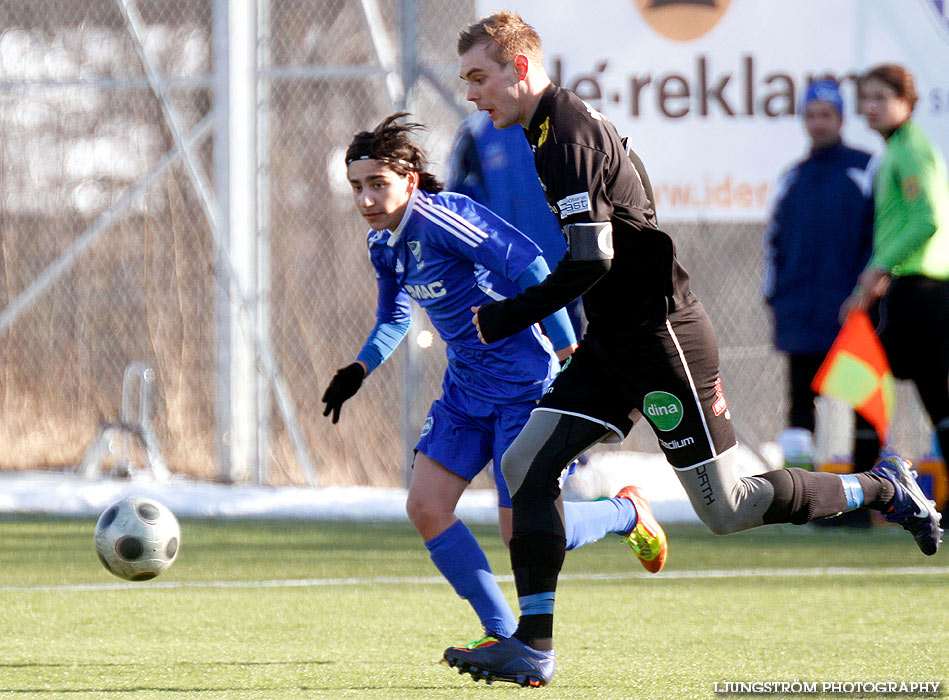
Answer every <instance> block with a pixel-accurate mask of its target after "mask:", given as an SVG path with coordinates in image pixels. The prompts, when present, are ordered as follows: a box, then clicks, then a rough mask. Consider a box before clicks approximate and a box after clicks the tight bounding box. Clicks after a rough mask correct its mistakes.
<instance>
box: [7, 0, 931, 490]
mask: <svg viewBox="0 0 949 700" xmlns="http://www.w3.org/2000/svg"><path fill="white" fill-rule="evenodd" d="M261 4H262V5H264V4H266V3H261ZM225 5H226V2H225V0H218V1H217V2H215V0H148V2H145V1H144V0H137V2H134V1H133V0H84V1H83V2H81V3H80V2H75V0H5V1H4V2H2V3H0V133H2V137H0V468H3V469H9V470H13V469H28V468H29V469H32V468H44V467H52V468H57V467H71V466H74V465H78V464H80V463H82V462H83V459H84V457H86V458H87V457H88V455H89V453H90V450H92V449H93V447H94V444H95V442H96V440H97V439H98V438H97V435H100V434H101V433H102V431H103V426H108V425H114V424H116V423H117V422H118V421H120V420H121V418H122V416H121V415H120V411H121V404H122V397H123V375H124V372H125V369H126V368H127V367H128V366H129V365H130V364H132V363H135V362H141V363H143V364H144V365H145V366H147V367H149V368H151V369H152V370H153V371H154V377H155V382H154V387H155V390H154V391H153V392H152V394H151V400H150V401H149V405H148V406H147V414H148V417H149V418H150V422H149V429H150V431H151V433H152V434H153V437H154V443H155V445H156V446H157V447H158V448H159V449H160V451H161V453H162V455H163V457H164V462H165V463H167V465H168V466H169V468H170V469H171V470H172V471H174V472H177V473H183V474H187V475H191V476H194V477H199V478H213V479H217V478H221V477H222V468H221V464H222V460H223V459H224V458H223V457H222V454H223V452H224V451H225V450H226V446H227V444H228V441H229V439H230V436H229V435H228V434H227V432H226V431H224V432H222V431H221V429H220V426H219V421H218V416H219V414H220V411H221V410H222V404H223V402H224V401H225V400H226V397H223V398H222V395H221V389H220V383H219V375H220V366H219V365H220V360H219V357H220V355H219V353H218V352H217V349H218V348H219V347H220V343H221V337H220V335H221V333H220V332H219V330H216V329H219V328H220V318H221V304H222V301H221V300H222V298H223V299H224V300H225V302H226V300H227V296H228V294H229V293H230V294H231V295H233V292H227V284H226V283H227V281H228V280H227V279H225V278H224V277H223V276H222V272H221V270H222V266H221V264H220V251H219V250H218V249H217V247H216V244H215V237H214V231H213V227H212V224H211V223H210V219H209V204H208V200H207V197H205V196H203V195H202V193H201V191H200V187H198V186H196V182H197V181H200V179H201V178H200V177H198V178H197V180H196V177H195V173H194V172H193V171H189V168H188V167H186V165H187V162H186V160H185V158H184V157H185V155H187V154H189V153H190V154H191V156H192V157H193V158H194V160H193V163H194V164H196V167H197V170H198V174H199V175H200V174H201V173H203V174H204V175H205V177H206V178H207V180H208V182H212V181H213V173H214V166H215V148H214V141H213V138H212V129H211V126H210V125H211V121H212V117H213V116H214V108H215V97H214V96H215V90H214V75H213V73H214V65H213V64H214V57H215V42H214V36H215V21H216V17H217V18H218V19H219V15H218V14H217V13H220V12H221V8H222V7H224V6H225ZM406 7H409V8H410V9H411V10H412V12H409V13H406V11H405V8H406ZM265 10H266V12H265V13H264V14H261V16H260V17H259V22H260V26H261V28H262V31H261V39H260V44H259V47H258V48H259V51H260V54H261V56H262V58H261V59H260V64H259V77H258V101H259V120H260V132H259V133H260V144H259V148H258V151H259V154H258V169H259V172H258V176H260V177H259V181H260V182H261V183H263V185H262V188H261V191H260V195H261V200H260V201H261V204H260V211H261V214H260V216H261V218H260V224H259V228H260V229H261V230H262V231H263V232H264V233H265V234H266V236H265V237H266V240H267V242H268V246H267V249H268V255H269V260H268V264H267V266H266V267H267V269H266V275H265V276H266V278H267V280H268V284H267V286H266V288H265V290H264V292H263V295H264V296H265V297H266V299H261V298H256V299H254V300H251V301H252V302H254V303H261V302H262V301H266V304H267V309H268V314H267V317H266V318H267V328H266V335H267V336H268V337H269V343H268V345H269V348H270V350H271V352H272V354H273V358H272V359H273V367H272V368H271V369H273V370H275V372H276V373H277V375H278V376H279V378H280V379H281V380H282V381H283V382H284V384H285V386H286V387H287V389H288V398H289V403H290V405H291V406H292V408H293V413H292V414H288V413H287V411H286V410H282V409H285V407H282V406H280V405H278V402H277V401H276V400H274V398H273V396H272V394H269V393H267V394H265V395H264V397H263V401H265V403H266V411H265V413H266V414H267V421H268V422H269V423H270V431H269V445H268V454H267V457H266V461H267V462H268V464H267V465H266V466H267V469H266V470H265V472H264V473H266V475H267V476H266V480H268V481H269V482H270V483H273V484H283V483H304V481H307V479H306V476H307V475H306V473H305V471H304V470H302V469H301V465H300V456H301V453H300V445H298V444H295V441H294V439H293V437H294V436H293V434H292V431H291V428H293V427H296V428H298V429H299V436H300V438H301V441H302V444H303V445H304V446H305V449H306V451H308V453H309V457H310V458H311V459H312V462H313V465H314V469H315V473H316V478H317V480H318V483H320V484H321V485H328V484H336V485H352V484H371V485H376V486H393V485H400V484H401V483H402V481H403V478H404V469H405V466H406V461H407V454H406V447H407V446H409V447H410V446H411V445H410V439H411V437H412V436H413V435H414V434H415V432H417V430H418V428H419V426H421V423H422V420H423V418H424V415H425V411H426V410H427V407H428V404H429V403H430V402H431V400H432V399H433V398H435V397H436V396H437V394H438V392H439V387H440V382H441V374H442V372H443V369H444V346H443V345H442V344H441V343H440V342H438V341H436V343H435V345H434V346H433V347H432V348H430V349H424V350H423V349H421V348H420V347H418V346H416V345H414V342H415V337H416V334H417V332H418V331H419V330H422V329H423V328H424V327H425V323H426V320H425V319H423V318H421V314H417V316H418V317H419V318H418V319H417V320H416V325H415V326H414V327H413V330H412V332H411V334H410V337H409V338H408V339H407V342H406V343H404V344H403V347H402V348H400V350H399V351H398V352H397V353H396V355H394V356H393V358H392V359H391V360H390V361H389V362H388V363H386V364H385V365H384V366H383V367H381V368H380V369H379V370H377V371H376V372H375V373H374V374H373V376H372V377H371V379H370V380H368V381H367V383H366V385H365V387H364V389H363V390H362V391H361V392H360V394H359V395H358V396H357V397H356V398H355V399H353V400H352V401H350V402H349V403H347V404H346V406H345V407H344V409H343V419H342V420H341V422H340V424H339V425H337V426H332V425H331V424H330V422H329V421H328V420H327V419H325V418H324V417H323V416H322V415H321V408H322V404H320V402H319V397H320V395H321V392H322V390H323V389H324V388H325V386H326V384H327V382H328V381H329V379H330V378H331V377H332V375H333V373H334V371H335V369H336V368H337V367H340V366H342V365H344V364H347V363H348V362H350V361H351V360H352V358H353V356H354V355H355V353H356V351H357V350H358V348H359V347H360V345H361V343H362V342H363V340H364V338H365V335H366V333H367V332H368V330H369V329H370V328H371V326H372V324H373V322H374V310H375V283H374V279H373V275H372V270H371V266H370V264H369V262H368V259H367V256H366V252H365V236H364V234H365V231H364V225H363V223H362V222H361V220H360V219H359V217H358V216H357V215H356V213H355V211H354V207H353V205H352V201H351V197H350V194H349V186H348V183H347V182H346V179H345V168H344V165H343V159H342V155H343V151H344V149H345V147H346V145H347V144H348V142H349V140H350V138H351V136H352V134H353V133H354V132H355V131H358V130H362V129H366V128H370V127H372V126H373V125H374V124H375V123H377V122H378V121H379V120H380V119H381V118H382V117H384V116H385V115H387V114H389V113H391V112H393V111H395V109H396V108H397V107H400V106H401V103H402V102H405V103H406V104H408V106H409V108H410V109H411V111H412V112H413V114H414V115H415V117H416V118H417V119H418V120H420V121H423V122H424V123H426V124H428V125H429V129H428V131H427V132H426V133H425V135H424V137H423V141H424V145H425V146H426V147H427V149H428V151H429V153H430V155H431V156H432V160H433V162H434V165H435V170H436V172H440V173H441V174H445V170H446V164H447V155H448V152H449V149H450V145H451V141H452V137H453V133H454V129H455V127H456V125H457V123H458V121H459V118H460V116H461V115H462V110H463V109H464V108H463V107H460V106H459V105H461V104H462V102H463V100H462V98H463V95H462V88H461V84H460V81H458V79H457V77H456V71H457V64H456V56H455V50H454V44H455V37H456V29H457V28H460V27H461V26H463V25H464V24H465V23H466V22H467V21H469V20H470V19H472V18H473V16H474V6H473V2H471V0H418V2H413V3H407V4H403V3H399V2H396V1H395V0H380V1H379V2H378V3H377V2H376V1H375V0H371V1H370V0H361V1H357V0H286V1H284V2H271V3H269V4H267V6H266V8H265ZM136 27H137V28H138V31H136ZM407 52H410V53H414V58H415V61H413V62H412V63H411V65H410V70H409V71H408V72H406V71H405V70H404V65H403V69H402V70H401V72H400V71H399V69H398V64H399V62H400V61H403V59H405V58H406V53H407ZM393 62H394V63H395V64H396V65H395V67H393V65H387V64H392V63H393ZM403 63H404V61H403ZM150 67H151V70H152V73H151V74H150V72H149V71H150ZM156 76H157V80H158V82H157V83H156V82H155V79H156ZM406 76H408V77H409V78H410V85H409V87H410V88H411V89H410V91H409V93H408V95H407V96H402V95H401V94H400V92H399V89H400V86H399V85H398V81H396V82H395V83H394V82H393V80H395V78H397V77H402V78H405V77H406ZM150 81H151V82H150ZM169 114H171V115H173V116H174V119H175V120H177V123H178V127H177V131H180V132H181V133H176V128H175V125H174V124H172V121H171V119H170V118H169ZM186 144H190V146H186ZM660 213H661V212H660ZM762 226H763V225H749V224H742V225H726V224H720V223H715V224H709V223H694V224H688V225H684V224H670V225H669V226H668V230H670V232H671V233H672V234H673V235H674V237H675V239H676V241H677V245H678V247H679V251H680V257H681V258H682V260H683V262H684V264H685V265H686V267H687V268H688V269H689V270H690V273H691V275H692V278H693V284H694V287H695V289H696V290H697V291H698V293H699V295H700V297H701V298H702V299H703V301H704V304H705V306H706V308H707V309H708V311H709V313H710V315H711V316H712V319H713V321H714V322H715V324H716V328H717V331H718V334H719V341H720V344H721V352H722V371H723V376H724V379H725V390H726V394H727V395H728V398H729V401H730V404H731V407H732V413H733V415H734V416H735V418H736V421H737V422H736V425H737V427H738V429H739V431H740V433H741V438H742V439H743V440H744V441H746V442H748V443H749V444H751V445H754V446H757V445H759V444H760V443H762V442H765V441H769V440H772V439H773V438H774V437H775V436H776V435H777V433H778V432H779V431H780V430H781V428H782V427H783V426H784V420H785V413H786V407H785V401H784V381H785V379H784V367H783V363H782V361H781V360H780V358H779V357H777V356H776V355H775V354H774V353H773V352H772V350H771V348H770V322H769V320H768V318H767V315H766V313H765V310H764V308H763V306H762V303H761V301H760V292H759V290H760V279H761V269H760V252H759V247H760V234H761V229H762ZM258 364H259V363H258ZM259 369H261V371H264V370H265V369H267V368H259ZM126 390H127V392H128V387H126ZM825 422H826V421H825ZM292 423H295V426H294V425H292ZM925 425H926V422H925V420H924V419H923V418H922V416H921V414H920V412H919V410H918V407H916V405H915V399H914V398H913V397H912V395H911V394H909V393H908V392H907V391H905V390H901V411H900V421H899V425H898V426H897V431H896V444H897V445H898V446H901V447H902V446H905V447H906V448H907V449H909V450H911V451H912V450H920V449H924V448H925V445H926V444H927V442H926V440H925V439H924V438H921V437H920V436H921V435H924V431H923V429H922V428H923V426H925ZM848 430H849V419H843V420H841V419H838V420H837V423H836V424H833V425H832V427H831V428H830V429H829V430H828V432H829V433H830V434H832V435H837V434H838V433H840V434H843V433H844V432H846V431H848ZM838 442H839V440H838ZM108 447H109V449H107V450H106V451H105V452H106V453H109V454H113V453H114V449H112V448H114V445H113V444H110V445H109V446H108ZM623 449H637V450H649V451H653V450H655V449H656V443H655V439H654V438H653V437H652V434H651V432H650V431H649V430H648V429H647V428H645V427H643V426H640V427H637V428H636V429H635V430H634V433H633V435H632V436H631V438H630V439H629V440H628V441H627V442H626V443H625V444H624V445H623ZM828 449H833V450H842V451H846V450H847V443H846V441H844V442H843V444H842V445H841V446H837V444H836V443H834V445H833V446H832V448H828ZM113 456H114V454H113ZM224 476H225V477H226V474H225V475H224Z"/></svg>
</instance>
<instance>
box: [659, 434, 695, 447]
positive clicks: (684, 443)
mask: <svg viewBox="0 0 949 700" xmlns="http://www.w3.org/2000/svg"><path fill="white" fill-rule="evenodd" d="M659 444H660V445H662V446H663V447H665V448H666V449H667V450H678V449H681V448H683V447H688V446H689V445H694V444H695V439H694V438H690V437H687V438H682V439H681V440H670V441H669V442H666V441H665V440H663V439H662V438H660V439H659Z"/></svg>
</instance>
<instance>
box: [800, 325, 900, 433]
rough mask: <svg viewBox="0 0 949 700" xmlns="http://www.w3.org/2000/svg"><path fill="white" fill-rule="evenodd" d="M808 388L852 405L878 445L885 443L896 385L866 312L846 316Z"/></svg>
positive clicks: (891, 415) (894, 405)
mask: <svg viewBox="0 0 949 700" xmlns="http://www.w3.org/2000/svg"><path fill="white" fill-rule="evenodd" d="M811 388H812V389H813V390H814V391H816V392H817V393H818V394H823V395H824V396H833V397H836V398H838V399H841V400H843V401H846V402H847V403H848V404H850V405H851V406H853V407H854V410H856V411H857V412H858V413H859V414H860V415H862V416H863V417H864V418H866V419H867V420H868V421H869V422H870V424H871V425H873V427H874V428H876V431H877V435H879V436H880V442H881V443H882V444H885V443H886V438H887V435H888V433H889V430H890V421H891V420H892V419H893V413H894V412H895V410H896V384H895V382H894V381H893V373H892V372H891V371H890V363H889V362H888V361H887V359H886V352H885V351H884V350H883V345H881V344H880V339H879V338H878V337H877V334H876V331H875V330H874V329H873V324H872V323H870V317H869V316H867V314H866V313H865V312H863V311H851V312H850V314H849V315H848V316H847V319H846V320H845V321H844V325H843V326H842V327H841V329H840V333H839V334H838V335H837V339H836V340H835V341H834V344H833V345H832V346H831V348H830V351H829V352H828V353H827V357H826V358H825V359H824V363H823V364H822V365H821V366H820V369H819V370H817V374H816V375H814V380H813V381H812V382H811Z"/></svg>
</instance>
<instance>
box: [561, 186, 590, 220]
mask: <svg viewBox="0 0 949 700" xmlns="http://www.w3.org/2000/svg"><path fill="white" fill-rule="evenodd" d="M557 208H558V209H559V210H560V218H561V219H566V218H567V217H568V216H571V215H573V214H579V213H580V212H582V211H590V195H589V194H587V193H586V192H577V193H576V194H572V195H570V196H568V197H564V198H563V199H561V200H560V201H559V202H557Z"/></svg>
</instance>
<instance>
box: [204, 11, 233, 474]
mask: <svg viewBox="0 0 949 700" xmlns="http://www.w3.org/2000/svg"><path fill="white" fill-rule="evenodd" d="M227 16H228V3H227V0H214V6H213V8H212V25H213V26H212V30H211V32H212V42H211V46H212V51H213V57H212V65H213V72H214V100H213V104H214V107H213V114H214V150H213V152H212V161H213V168H214V190H215V192H217V193H218V194H217V197H218V205H219V206H220V207H222V208H223V209H225V210H226V209H227V207H228V202H229V200H230V189H231V185H230V172H231V168H230V150H229V149H228V144H229V143H230V139H229V136H228V129H229V125H230V119H229V104H230V99H229V98H230V96H229V94H228V89H227V82H228V65H229V59H228V54H229V45H228V17H227ZM209 220H210V219H209ZM223 233H224V232H223V231H218V237H217V240H219V241H220V242H221V243H222V245H223V243H224V235H223ZM214 267H215V275H214V276H215V278H216V279H217V280H220V281H222V283H221V284H216V285H214V290H213V294H214V425H215V436H214V438H215V439H214V450H215V454H216V456H217V463H218V478H219V479H220V480H221V481H224V482H229V481H231V480H232V478H231V450H230V447H229V442H230V435H231V411H230V405H231V373H230V370H229V367H230V366H231V318H230V299H229V298H228V292H229V290H228V287H227V281H226V280H227V279H228V277H226V276H225V273H226V268H227V254H226V251H225V250H224V249H223V247H222V246H215V248H214Z"/></svg>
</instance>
